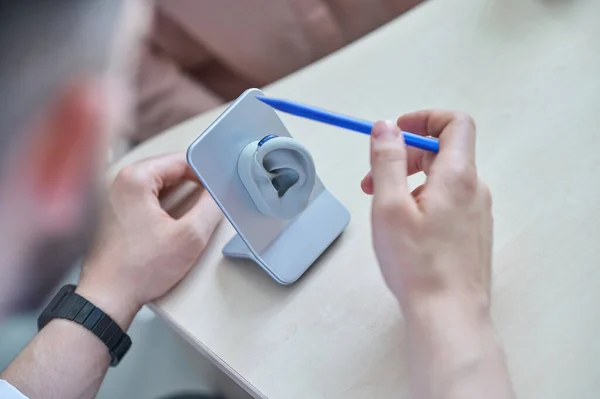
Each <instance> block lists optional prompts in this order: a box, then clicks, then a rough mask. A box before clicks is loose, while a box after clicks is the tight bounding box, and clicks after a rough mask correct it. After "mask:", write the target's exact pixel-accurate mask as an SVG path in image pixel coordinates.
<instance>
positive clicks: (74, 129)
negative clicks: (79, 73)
mask: <svg viewBox="0 0 600 399" xmlns="http://www.w3.org/2000/svg"><path fill="white" fill-rule="evenodd" d="M101 95H102V94H101V90H100V87H99V86H98V85H97V84H96V83H92V82H82V83H78V84H74V85H71V86H70V87H69V88H68V89H66V90H65V91H64V92H62V93H59V95H58V97H57V98H56V100H55V101H54V102H53V103H52V104H51V105H49V106H48V108H47V109H46V110H45V111H44V112H43V115H42V117H41V118H39V119H38V123H36V124H35V125H34V127H33V130H34V131H33V132H32V133H33V134H32V135H31V136H30V137H32V139H33V140H32V141H31V145H30V148H32V150H31V151H30V153H29V155H28V156H27V159H26V160H25V162H26V165H24V167H23V168H22V169H21V171H22V172H24V173H25V176H22V178H23V180H24V181H26V182H27V183H28V184H27V185H28V186H29V187H30V193H32V196H33V198H32V200H33V201H34V205H35V208H36V209H37V212H36V217H37V218H38V223H39V224H38V226H39V227H40V228H42V229H48V230H49V231H52V232H54V233H60V232H64V231H68V230H70V229H73V228H75V227H77V226H79V225H80V224H81V223H82V221H83V218H84V217H85V211H86V206H87V201H88V199H89V196H90V193H89V192H88V191H89V189H90V188H92V187H93V184H94V183H95V182H94V181H93V180H94V179H95V178H97V173H98V172H99V160H100V158H99V156H101V155H102V152H103V150H104V146H105V143H106V142H107V140H106V138H105V137H103V127H104V123H103V122H104V121H103V114H104V112H103V110H102V109H101V108H102V104H104V102H103V101H102V99H101Z"/></svg>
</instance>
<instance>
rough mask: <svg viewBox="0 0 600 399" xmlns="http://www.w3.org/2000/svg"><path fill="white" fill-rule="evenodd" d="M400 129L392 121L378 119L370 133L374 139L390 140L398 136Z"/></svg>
mask: <svg viewBox="0 0 600 399" xmlns="http://www.w3.org/2000/svg"><path fill="white" fill-rule="evenodd" d="M399 134H400V129H398V127H397V126H396V124H395V123H394V122H392V121H380V122H377V123H376V124H375V126H373V131H372V132H371V135H372V136H373V137H374V138H376V139H384V140H390V139H394V138H396V137H398V135H399Z"/></svg>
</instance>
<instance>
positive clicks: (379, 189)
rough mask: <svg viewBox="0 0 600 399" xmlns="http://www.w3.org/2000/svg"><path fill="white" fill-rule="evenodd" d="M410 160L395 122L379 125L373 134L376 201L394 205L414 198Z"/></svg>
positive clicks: (373, 170)
mask: <svg viewBox="0 0 600 399" xmlns="http://www.w3.org/2000/svg"><path fill="white" fill-rule="evenodd" d="M406 157H407V152H406V147H405V145H404V138H403V137H402V134H401V132H400V128H398V126H396V125H395V124H394V123H392V122H381V121H380V122H377V123H376V124H375V125H374V126H373V130H372V132H371V174H372V179H373V195H374V201H375V202H379V203H385V204H388V205H391V204H399V203H403V202H404V200H405V199H407V198H410V193H409V192H408V182H407V165H406Z"/></svg>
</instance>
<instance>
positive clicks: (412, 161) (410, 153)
mask: <svg viewBox="0 0 600 399" xmlns="http://www.w3.org/2000/svg"><path fill="white" fill-rule="evenodd" d="M424 153H425V151H423V150H420V149H418V148H414V147H406V155H407V161H406V172H407V173H406V174H407V175H408V176H412V175H414V174H415V173H419V172H422V171H424V172H425V173H427V170H425V169H424V168H423V166H421V165H423V155H424ZM360 188H361V189H362V191H363V192H364V193H365V194H367V195H373V174H372V172H371V171H369V172H368V173H367V174H366V175H365V177H363V179H362V180H361V182H360Z"/></svg>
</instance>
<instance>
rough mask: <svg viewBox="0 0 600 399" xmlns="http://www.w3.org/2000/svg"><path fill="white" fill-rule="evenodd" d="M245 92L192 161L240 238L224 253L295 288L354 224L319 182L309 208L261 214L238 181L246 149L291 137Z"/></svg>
mask: <svg viewBox="0 0 600 399" xmlns="http://www.w3.org/2000/svg"><path fill="white" fill-rule="evenodd" d="M262 94H263V93H262V92H261V91H260V90H258V89H250V90H247V91H246V92H244V93H243V94H242V95H241V96H240V97H239V98H238V99H237V100H236V101H235V102H234V103H233V104H232V105H231V106H229V107H228V108H227V109H226V110H225V112H223V114H221V115H220V116H219V117H218V118H217V119H216V120H215V122H213V123H212V124H211V125H210V126H209V127H208V128H207V129H206V131H204V132H203V133H202V134H201V135H200V136H199V137H198V138H197V139H196V140H195V141H194V142H193V143H192V144H191V145H190V147H189V148H188V152H187V159H188V162H189V164H190V166H191V167H192V169H193V170H194V171H195V173H196V175H197V176H198V178H199V179H200V181H201V182H202V184H203V185H204V187H205V188H206V190H207V191H208V192H209V193H210V194H211V195H212V197H213V198H214V200H215V202H216V203H217V205H218V206H219V207H220V208H221V210H222V211H223V213H224V214H225V216H226V217H227V219H228V220H229V222H230V223H231V224H232V226H233V227H234V228H235V230H236V231H237V235H236V236H234V237H233V239H232V240H231V241H230V242H229V243H228V244H227V245H226V246H225V247H224V248H223V253H224V254H225V255H226V256H229V257H232V258H247V259H251V260H253V261H254V262H255V263H257V264H258V265H259V266H261V267H262V268H263V269H264V270H265V271H266V272H267V273H268V274H269V275H270V276H271V277H273V279H275V280H276V281H277V282H279V283H281V284H292V283H294V282H295V281H296V280H298V279H299V278H300V276H302V274H303V273H304V272H305V271H306V270H307V269H308V268H309V267H310V266H311V265H312V264H313V263H314V261H315V260H316V259H317V258H318V257H319V256H320V255H321V254H322V253H323V252H324V251H325V250H326V249H327V248H328V247H329V245H330V244H331V243H332V242H333V241H334V240H335V239H336V238H337V237H338V236H339V235H340V234H341V233H342V232H343V231H344V229H345V228H346V226H347V225H348V223H349V222H350V213H349V212H348V210H347V209H346V208H345V207H344V206H343V205H342V204H341V203H340V202H339V201H338V200H337V199H336V198H335V197H334V196H333V195H332V194H331V193H330V192H329V191H328V190H327V189H326V188H325V186H324V185H323V183H322V182H321V180H320V179H319V178H318V176H316V183H315V185H314V188H313V191H312V193H311V196H310V201H309V204H308V206H307V207H306V209H305V210H304V211H303V212H302V213H300V214H299V215H298V216H296V217H294V218H292V219H289V220H282V219H278V218H274V217H270V216H266V215H264V214H263V213H261V212H260V211H259V210H258V209H257V207H256V205H255V204H254V202H253V201H252V199H251V198H250V196H249V194H248V192H247V191H246V189H245V187H244V185H243V184H242V182H241V181H240V179H239V176H238V171H237V170H238V169H237V168H238V166H237V163H238V158H239V155H240V153H241V152H242V150H243V149H244V147H245V146H246V145H248V144H249V143H251V142H253V141H257V140H261V139H262V138H263V137H265V136H267V135H271V134H272V135H276V136H280V137H292V136H291V134H290V133H289V132H288V130H287V129H286V127H285V125H284V124H283V122H282V121H281V120H280V119H279V117H278V116H277V114H276V112H275V111H274V110H273V109H272V108H270V107H269V106H268V105H266V104H263V103H262V102H260V101H259V100H257V99H256V98H255V97H256V96H260V95H262Z"/></svg>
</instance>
